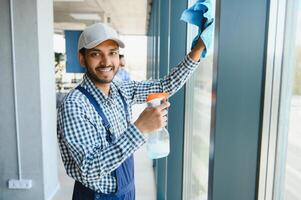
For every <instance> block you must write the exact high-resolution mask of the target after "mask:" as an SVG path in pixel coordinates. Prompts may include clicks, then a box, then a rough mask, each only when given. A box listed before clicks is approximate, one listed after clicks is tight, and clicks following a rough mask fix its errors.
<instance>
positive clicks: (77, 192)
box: [72, 86, 135, 200]
mask: <svg viewBox="0 0 301 200" xmlns="http://www.w3.org/2000/svg"><path fill="white" fill-rule="evenodd" d="M76 89H78V90H79V91H81V92H82V93H83V94H84V95H85V96H86V97H87V98H88V99H89V101H90V103H91V104H92V105H93V106H94V108H95V110H96V111H97V112H98V114H99V115H100V117H101V118H102V123H103V125H104V127H105V129H106V131H107V135H106V139H107V141H108V142H109V143H114V142H116V138H115V135H114V134H112V133H111V131H110V124H109V121H108V119H107V117H106V116H105V114H104V112H103V110H102V109H101V107H100V105H99V104H98V103H97V101H96V100H95V98H94V97H93V96H92V95H91V94H90V93H89V92H88V91H87V90H86V89H84V88H83V87H81V86H78V87H76ZM118 92H119V95H120V97H121V99H122V103H123V106H124V109H125V112H126V116H127V122H128V123H129V111H128V107H127V103H126V101H125V99H124V97H123V95H122V94H121V92H120V91H119V90H118ZM111 174H112V175H113V176H114V177H115V178H116V180H117V190H116V192H115V193H111V194H104V193H98V192H96V191H93V190H91V189H90V188H87V187H85V186H83V185H82V184H81V183H80V182H78V181H75V185H74V190H73V196H72V200H134V199H135V185H134V158H133V155H131V156H130V157H129V158H127V159H126V160H125V161H124V162H123V163H122V164H121V165H120V166H119V167H118V168H117V169H116V170H114V171H113V172H112V173H111Z"/></svg>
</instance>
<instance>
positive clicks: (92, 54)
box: [90, 53, 100, 57]
mask: <svg viewBox="0 0 301 200" xmlns="http://www.w3.org/2000/svg"><path fill="white" fill-rule="evenodd" d="M90 55H91V56H92V57H96V56H99V55H100V54H99V53H91V54H90Z"/></svg>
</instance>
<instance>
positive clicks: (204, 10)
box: [181, 0, 214, 58]
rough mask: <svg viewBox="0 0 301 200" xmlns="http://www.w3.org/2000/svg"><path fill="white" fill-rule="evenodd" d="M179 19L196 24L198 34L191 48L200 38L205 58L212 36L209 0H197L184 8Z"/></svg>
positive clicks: (212, 19)
mask: <svg viewBox="0 0 301 200" xmlns="http://www.w3.org/2000/svg"><path fill="white" fill-rule="evenodd" d="M181 20H183V21H185V22H187V23H190V24H194V25H196V26H198V28H199V29H198V34H197V36H196V37H195V38H194V39H193V41H192V45H191V49H192V48H193V47H194V46H195V45H196V44H197V42H198V40H199V38H201V39H202V40H203V42H204V44H205V49H204V51H203V52H202V55H201V56H202V57H203V58H205V57H206V56H207V53H208V49H209V48H210V47H211V43H212V37H213V21H214V18H213V16H212V4H211V0H197V1H196V3H195V4H194V5H193V6H192V7H190V8H188V9H186V10H184V12H183V13H182V16H181Z"/></svg>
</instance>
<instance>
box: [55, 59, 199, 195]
mask: <svg viewBox="0 0 301 200" xmlns="http://www.w3.org/2000/svg"><path fill="white" fill-rule="evenodd" d="M198 64H199V62H196V61H193V60H192V59H191V58H189V57H188V56H186V57H185V58H184V60H183V61H182V62H180V63H179V64H178V66H177V67H175V68H174V69H173V70H172V71H171V73H170V74H169V75H167V76H165V77H164V78H163V79H160V80H148V81H129V82H126V83H122V84H118V83H117V82H114V81H113V82H112V84H111V88H110V92H109V95H108V96H106V95H105V94H104V93H102V91H101V90H99V89H97V88H96V86H95V85H94V84H93V83H92V81H91V80H90V79H89V78H88V77H87V76H86V75H85V76H84V79H83V81H82V82H81V83H80V85H81V86H82V87H84V88H85V89H86V90H87V91H88V92H89V93H91V94H92V95H93V96H94V98H95V99H96V100H97V102H98V104H99V105H101V107H102V109H103V111H104V113H105V115H106V117H107V118H108V121H109V123H110V125H111V127H112V128H113V131H112V134H115V136H116V137H117V142H116V143H114V144H109V143H108V142H107V140H106V130H105V128H104V126H103V124H102V121H101V117H100V116H99V115H98V113H97V112H96V110H95V109H94V107H93V106H92V105H91V104H90V102H89V100H88V99H87V98H86V97H85V96H84V95H83V94H82V93H81V92H80V91H78V90H76V89H73V90H71V91H70V92H69V94H68V95H67V96H66V98H65V99H64V102H63V103H62V104H61V105H60V107H59V108H58V118H57V120H58V123H57V136H58V142H59V147H60V151H61V155H62V159H63V163H64V166H65V169H66V172H67V174H68V175H69V176H70V177H72V178H73V179H75V180H77V181H79V182H81V183H82V184H83V185H85V186H86V187H89V188H91V189H92V190H94V191H97V192H102V193H112V192H115V191H116V188H117V187H116V186H117V185H116V179H115V177H114V176H112V175H111V172H112V171H114V170H115V169H116V168H118V166H120V165H121V164H122V162H123V161H125V160H126V159H127V158H128V157H129V156H131V155H132V154H133V153H134V152H135V151H136V150H137V149H138V148H139V147H140V146H141V145H143V144H144V143H145V141H146V138H145V136H143V135H142V134H141V132H140V131H139V130H138V129H137V127H136V126H135V125H134V124H128V123H127V121H126V113H125V111H124V107H123V103H122V99H121V98H120V95H119V93H118V88H119V90H120V91H121V93H122V95H123V96H124V98H125V100H126V101H127V103H128V108H129V112H130V115H131V112H132V108H131V106H132V105H133V104H139V103H144V102H145V101H146V96H147V95H148V94H149V93H155V92H163V91H164V92H169V93H170V94H171V95H172V94H174V93H175V92H176V91H177V90H179V89H180V88H181V87H182V86H183V85H184V83H185V82H186V81H187V80H188V78H189V77H190V75H191V74H192V73H193V71H194V69H195V68H196V67H197V66H198Z"/></svg>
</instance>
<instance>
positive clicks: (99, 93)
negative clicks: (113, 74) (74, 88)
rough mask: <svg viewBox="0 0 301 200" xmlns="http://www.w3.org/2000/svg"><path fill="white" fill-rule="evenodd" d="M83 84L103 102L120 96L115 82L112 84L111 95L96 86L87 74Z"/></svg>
mask: <svg viewBox="0 0 301 200" xmlns="http://www.w3.org/2000/svg"><path fill="white" fill-rule="evenodd" d="M81 86H82V87H84V88H85V89H86V90H87V91H88V92H89V93H90V94H92V95H93V96H94V98H96V99H97V100H98V99H99V100H100V102H101V103H103V104H105V103H107V102H108V101H110V100H112V99H114V98H116V97H117V96H118V89H117V87H116V86H115V84H112V83H111V84H110V91H109V95H108V96H107V95H105V94H104V92H102V91H101V90H100V89H98V88H97V87H96V85H95V84H94V83H93V82H92V80H91V79H90V78H89V77H88V75H87V74H85V75H84V77H83V81H82V83H81Z"/></svg>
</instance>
